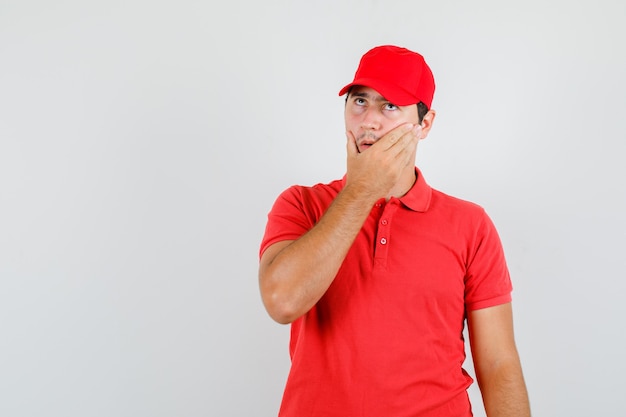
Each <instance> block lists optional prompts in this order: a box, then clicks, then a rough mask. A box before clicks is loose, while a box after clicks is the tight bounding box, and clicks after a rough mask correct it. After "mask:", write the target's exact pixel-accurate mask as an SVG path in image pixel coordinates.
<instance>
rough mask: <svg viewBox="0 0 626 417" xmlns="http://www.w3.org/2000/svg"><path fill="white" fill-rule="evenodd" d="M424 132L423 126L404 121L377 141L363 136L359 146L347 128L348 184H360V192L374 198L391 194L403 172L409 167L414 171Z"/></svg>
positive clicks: (358, 186)
mask: <svg viewBox="0 0 626 417" xmlns="http://www.w3.org/2000/svg"><path fill="white" fill-rule="evenodd" d="M421 134H422V128H421V126H420V125H418V124H412V123H404V124H401V125H400V126H397V127H395V128H394V129H392V130H391V131H389V132H388V133H386V134H385V135H384V136H383V137H381V138H380V139H379V140H378V141H375V142H374V140H372V141H368V140H367V138H365V139H360V143H359V144H358V146H357V138H355V137H354V134H352V132H350V131H348V132H347V136H348V144H347V153H348V164H347V165H348V170H347V176H346V185H350V186H353V187H357V188H358V190H359V192H363V193H367V194H368V195H370V196H371V197H372V198H375V199H378V198H383V197H386V196H388V195H389V194H390V192H391V191H392V190H393V188H394V186H395V185H396V184H397V183H398V181H399V180H400V179H401V178H402V175H403V174H405V175H406V173H407V171H408V170H409V169H410V170H411V171H413V165H414V163H415V149H416V147H417V142H418V141H419V139H420V136H421ZM369 142H372V144H371V145H369ZM359 148H360V149H361V151H359Z"/></svg>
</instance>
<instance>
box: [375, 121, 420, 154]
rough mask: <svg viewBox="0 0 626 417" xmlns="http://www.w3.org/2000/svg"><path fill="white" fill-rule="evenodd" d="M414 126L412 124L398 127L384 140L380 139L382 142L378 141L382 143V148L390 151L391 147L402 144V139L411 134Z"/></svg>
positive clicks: (384, 137)
mask: <svg viewBox="0 0 626 417" xmlns="http://www.w3.org/2000/svg"><path fill="white" fill-rule="evenodd" d="M413 126H414V125H413V124H411V123H405V124H402V125H400V126H398V127H395V128H394V129H392V130H391V131H389V132H388V133H387V134H385V135H384V136H383V137H382V138H380V140H379V141H378V142H380V143H381V145H380V146H381V147H382V148H383V150H388V149H390V148H391V147H393V146H394V145H396V144H397V143H398V142H400V141H401V139H403V138H404V136H406V135H407V134H411V130H412V129H413Z"/></svg>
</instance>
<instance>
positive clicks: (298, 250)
mask: <svg viewBox="0 0 626 417" xmlns="http://www.w3.org/2000/svg"><path fill="white" fill-rule="evenodd" d="M417 132H418V131H417V130H416V128H413V126H412V125H410V124H406V125H401V126H399V127H397V128H395V129H393V130H392V131H390V132H389V133H388V134H386V135H385V136H383V137H382V138H381V139H380V140H379V141H378V142H376V143H375V144H374V145H373V146H372V147H370V148H369V149H368V150H367V151H366V152H363V153H358V151H357V147H356V142H355V138H354V137H348V143H347V151H348V169H347V176H346V185H345V186H344V188H343V189H342V190H341V192H339V194H338V195H337V197H336V198H335V200H334V201H333V203H332V204H331V205H330V207H329V208H328V210H327V211H326V213H324V215H323V216H322V218H321V219H320V221H319V222H318V223H317V224H316V225H315V226H314V227H313V228H312V229H311V230H309V231H308V232H307V233H305V234H304V235H303V236H302V237H301V238H299V239H298V240H294V241H282V242H278V243H275V244H273V245H271V246H270V247H269V248H267V249H266V250H265V252H264V253H263V255H262V256H261V262H260V265H259V286H260V290H261V297H262V299H263V303H264V304H265V308H266V309H267V311H268V313H269V314H270V316H271V317H272V318H273V319H274V320H276V321H277V322H279V323H290V322H292V321H294V320H295V319H297V318H298V317H300V316H302V315H303V314H304V313H306V312H307V311H309V310H310V309H311V307H313V306H314V305H315V303H317V301H318V300H319V299H320V298H321V297H322V296H323V295H324V293H325V292H326V290H327V289H328V287H329V286H330V284H331V283H332V281H333V280H334V278H335V275H336V274H337V272H338V271H339V267H340V266H341V264H342V262H343V260H344V258H345V256H346V254H347V253H348V250H349V249H350V247H351V246H352V243H353V242H354V239H355V238H356V236H357V234H358V233H359V231H360V230H361V227H362V226H363V223H364V222H365V219H367V216H368V215H369V213H370V211H371V209H372V206H373V205H374V203H375V202H376V201H377V200H378V199H379V198H382V197H385V196H386V195H387V194H388V193H389V191H390V190H391V189H392V188H393V187H394V185H395V184H396V183H397V182H398V179H399V178H400V177H401V175H402V174H406V170H407V166H409V168H410V169H411V170H413V169H414V168H413V162H414V161H411V156H412V152H414V150H415V146H416V144H417V140H418V138H417Z"/></svg>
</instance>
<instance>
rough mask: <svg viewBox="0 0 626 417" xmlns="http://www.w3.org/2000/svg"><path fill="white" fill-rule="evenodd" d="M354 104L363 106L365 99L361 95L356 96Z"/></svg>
mask: <svg viewBox="0 0 626 417" xmlns="http://www.w3.org/2000/svg"><path fill="white" fill-rule="evenodd" d="M354 104H356V105H357V106H365V99H363V98H361V97H356V98H355V99H354Z"/></svg>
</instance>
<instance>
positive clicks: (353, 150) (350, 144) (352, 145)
mask: <svg viewBox="0 0 626 417" xmlns="http://www.w3.org/2000/svg"><path fill="white" fill-rule="evenodd" d="M346 139H348V140H347V143H346V150H347V152H348V158H351V157H355V156H356V155H358V153H359V148H357V146H356V138H355V137H354V135H353V134H352V132H350V131H347V132H346Z"/></svg>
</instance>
